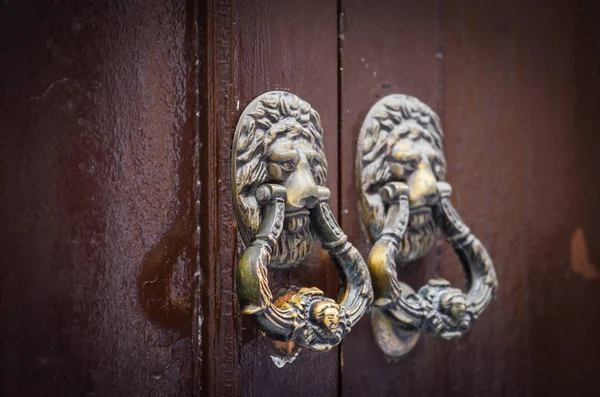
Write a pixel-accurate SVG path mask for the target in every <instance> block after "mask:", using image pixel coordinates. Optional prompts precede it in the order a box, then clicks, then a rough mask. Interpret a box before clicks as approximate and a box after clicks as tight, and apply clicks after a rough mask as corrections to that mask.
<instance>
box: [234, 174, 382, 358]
mask: <svg viewBox="0 0 600 397" xmlns="http://www.w3.org/2000/svg"><path fill="white" fill-rule="evenodd" d="M285 193H286V191H285V188H284V187H283V186H280V185H275V184H265V185H262V186H261V187H259V188H258V189H257V192H256V198H257V201H258V202H259V203H261V204H263V206H264V208H265V212H264V216H263V220H262V222H261V224H260V227H259V229H258V231H257V233H256V235H255V236H254V238H253V239H252V242H251V243H250V245H249V246H248V248H246V250H245V251H244V253H243V255H242V257H241V259H240V261H239V263H238V266H237V291H238V298H239V301H240V305H241V307H242V313H243V314H246V315H249V316H251V317H252V318H253V319H254V321H255V322H256V325H257V326H258V328H260V329H261V330H262V331H263V332H265V333H266V334H267V336H268V337H270V338H272V339H275V340H278V341H287V342H289V341H293V342H295V343H296V344H297V345H299V346H300V347H303V348H308V349H311V350H315V351H322V350H329V349H331V348H332V347H333V346H335V345H337V344H338V343H340V342H341V340H342V339H343V338H344V336H345V335H346V334H347V333H348V332H350V329H351V327H352V326H353V325H354V324H355V323H356V322H357V321H358V320H359V319H360V318H361V317H362V315H363V314H364V313H365V312H366V311H367V309H368V308H369V307H370V306H371V303H372V300H373V293H372V288H371V283H370V277H369V274H368V271H367V266H366V264H365V262H364V260H363V259H362V257H361V256H360V254H359V253H358V251H357V250H356V248H354V246H353V245H352V244H350V243H349V242H348V241H347V237H346V235H345V234H344V233H343V232H342V230H341V229H340V227H339V226H338V224H337V222H336V221H335V219H334V217H333V214H332V212H331V209H330V208H329V204H328V200H329V189H327V188H325V187H319V203H318V205H316V206H315V207H314V208H313V209H312V211H311V214H310V217H311V221H312V224H313V225H314V227H315V232H316V233H317V234H318V236H319V237H320V239H321V243H322V246H323V248H325V249H327V251H328V252H329V255H330V256H331V258H332V259H333V260H334V262H335V264H336V266H337V267H338V269H339V271H340V273H341V275H342V284H343V289H342V291H341V294H340V299H339V301H338V302H336V301H334V300H333V299H330V298H327V297H325V296H324V294H323V292H322V291H321V290H320V289H318V288H315V287H312V288H301V289H300V290H299V291H298V293H296V294H295V295H293V296H292V297H291V298H289V299H287V300H284V301H282V302H281V303H278V305H275V304H274V303H273V294H272V293H271V290H270V288H269V281H268V276H267V266H268V265H269V263H270V261H271V253H272V251H273V248H274V246H275V245H276V244H277V239H278V238H279V235H280V234H281V230H282V226H283V220H284V213H285Z"/></svg>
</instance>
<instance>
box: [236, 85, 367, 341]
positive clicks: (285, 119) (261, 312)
mask: <svg viewBox="0 0 600 397" xmlns="http://www.w3.org/2000/svg"><path fill="white" fill-rule="evenodd" d="M326 176H327V162H326V160H325V156H324V153H323V131H322V128H321V122H320V118H319V115H318V113H317V112H316V111H315V110H314V109H312V108H311V106H310V105H309V104H308V103H307V102H305V101H303V100H301V99H300V98H298V97H297V96H296V95H293V94H290V93H286V92H280V91H272V92H268V93H265V94H263V95H261V96H259V97H258V98H256V99H255V100H254V101H253V102H251V103H250V104H249V105H248V106H247V107H246V109H245V110H244V112H243V114H242V116H241V117H240V120H239V122H238V125H237V127H236V131H235V137H234V141H233V148H232V181H233V187H232V194H233V203H234V208H235V214H236V220H237V223H238V229H239V230H240V233H241V235H242V238H243V240H244V242H245V243H246V245H247V248H246V250H245V251H244V253H243V255H242V257H241V258H240V261H239V263H238V266H237V279H236V282H237V293H238V299H239V302H240V305H241V308H242V311H243V313H244V314H246V315H249V316H251V317H252V318H253V319H254V321H255V323H256V325H257V326H258V327H259V328H260V329H261V330H262V331H264V332H265V334H266V335H267V336H269V337H270V338H273V339H275V340H278V341H291V342H295V343H296V344H297V345H298V346H300V347H302V348H307V349H311V350H317V351H319V350H329V349H331V348H332V347H333V346H335V345H336V344H338V343H339V342H340V341H341V340H342V338H343V337H344V336H345V335H346V334H347V333H348V332H349V331H350V328H351V327H352V326H353V325H354V324H355V323H356V322H357V321H358V320H359V319H360V318H361V317H362V315H363V314H364V313H365V312H366V311H367V310H368V309H369V308H370V306H371V304H372V302H373V292H372V287H371V279H370V277H369V272H368V269H367V265H366V264H365V262H364V260H363V258H362V257H361V256H360V254H359V253H358V251H357V250H356V249H355V248H354V247H353V246H352V244H350V243H349V242H347V241H346V240H347V238H346V235H345V234H344V233H343V232H342V230H341V229H340V227H339V226H338V224H337V222H336V221H335V219H334V217H333V214H332V212H331V209H330V208H329V204H328V200H329V189H327V188H326V187H325V186H324V185H325V179H326ZM314 239H319V240H321V244H322V246H323V248H325V249H326V250H327V251H328V252H329V255H330V256H331V257H332V259H333V260H334V262H335V264H336V266H337V268H338V271H339V272H340V276H341V279H342V290H341V291H340V298H339V300H338V301H337V302H336V301H334V300H333V299H330V298H327V297H325V296H324V294H323V292H322V291H321V290H319V289H318V288H314V287H312V288H301V289H300V290H299V291H297V292H296V293H295V294H294V295H293V296H291V297H290V298H289V299H286V300H283V301H281V300H279V301H278V303H277V305H275V304H274V303H273V296H272V293H271V290H270V288H269V283H268V277H267V267H268V266H274V267H290V266H297V265H298V264H299V263H300V262H301V261H302V260H303V259H305V258H306V256H307V255H308V254H309V253H310V251H311V248H312V245H313V241H314Z"/></svg>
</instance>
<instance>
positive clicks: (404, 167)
mask: <svg viewBox="0 0 600 397" xmlns="http://www.w3.org/2000/svg"><path fill="white" fill-rule="evenodd" d="M442 136H443V134H442V129H441V126H440V121H439V118H438V116H437V115H436V114H435V113H434V112H433V110H431V108H429V106H427V105H425V104H424V103H422V102H421V101H419V100H418V99H417V98H414V97H411V96H407V95H399V94H396V95H389V96H387V97H385V98H383V99H381V100H380V101H378V102H377V103H376V104H375V105H374V106H373V107H372V108H371V110H370V111H369V113H368V115H367V117H366V119H365V121H364V123H363V125H362V128H361V131H360V137H359V141H358V142H359V143H358V156H357V180H358V188H359V192H360V209H361V212H362V218H363V222H364V224H365V227H366V230H367V232H368V234H369V237H370V238H371V240H372V241H373V242H374V245H373V247H372V249H371V252H370V253H369V258H368V261H367V262H368V266H369V272H370V274H371V278H372V279H373V289H374V295H375V303H374V306H375V307H374V310H373V312H372V316H371V324H372V328H373V333H374V335H375V339H376V341H377V344H378V345H379V347H380V348H381V349H382V350H383V352H384V353H385V354H386V355H389V356H395V357H398V356H402V355H404V354H406V353H408V351H410V350H411V349H412V348H413V347H414V345H415V343H416V342H417V339H418V337H419V335H420V332H421V331H425V332H427V333H429V334H431V335H433V336H437V337H441V338H444V339H454V338H457V337H459V336H461V335H463V334H464V333H465V332H467V331H468V330H469V329H470V328H471V326H472V325H473V324H474V323H475V321H476V320H477V318H478V317H479V315H480V314H481V313H482V311H483V310H484V309H485V308H486V306H487V305H488V304H489V303H490V302H491V301H492V299H493V298H494V296H495V293H496V289H497V286H498V282H497V279H496V273H495V271H494V266H493V263H492V260H491V258H490V257H489V255H488V253H487V250H486V249H485V247H484V246H483V244H481V242H480V241H479V240H478V239H477V238H476V237H475V236H473V234H471V232H470V231H469V228H468V227H467V226H466V225H465V224H464V223H463V221H462V220H461V218H460V217H459V215H458V213H457V212H456V210H455V209H454V207H453V206H452V203H451V202H450V193H451V188H450V185H449V184H448V183H446V182H444V180H445V172H446V163H445V159H444V152H443V146H442ZM437 230H440V231H441V232H442V233H443V234H444V235H445V237H446V239H447V241H448V242H449V243H450V244H451V245H452V247H453V249H454V251H455V252H456V254H457V256H458V258H459V259H460V261H461V263H462V265H463V268H464V270H465V273H466V279H467V283H466V290H467V292H466V293H465V292H463V291H461V290H460V289H457V288H452V287H451V286H450V283H449V282H448V281H446V280H444V279H433V280H429V282H427V284H426V285H425V286H423V287H422V288H421V289H419V291H418V292H417V293H415V292H414V291H413V290H412V289H411V288H410V287H409V286H408V285H406V284H404V283H401V282H400V281H399V280H398V277H397V274H396V264H400V265H402V264H405V263H409V262H413V261H415V260H417V259H419V258H421V257H423V256H424V255H425V254H426V253H427V252H428V251H429V250H430V249H431V248H432V246H433V244H434V243H435V240H436V231H437Z"/></svg>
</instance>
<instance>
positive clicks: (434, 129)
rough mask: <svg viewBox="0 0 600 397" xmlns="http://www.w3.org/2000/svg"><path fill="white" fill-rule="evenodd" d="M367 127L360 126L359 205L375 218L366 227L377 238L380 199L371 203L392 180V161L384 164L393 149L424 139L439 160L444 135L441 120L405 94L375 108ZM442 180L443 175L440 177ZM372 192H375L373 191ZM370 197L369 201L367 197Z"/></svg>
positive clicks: (381, 214)
mask: <svg viewBox="0 0 600 397" xmlns="http://www.w3.org/2000/svg"><path fill="white" fill-rule="evenodd" d="M370 119H371V120H370V124H368V125H366V126H363V128H365V127H366V129H365V130H364V137H363V143H362V162H361V164H359V167H358V169H360V170H361V172H362V178H359V180H361V179H362V182H361V186H360V189H361V192H362V194H361V196H362V200H361V201H362V205H366V206H368V207H370V209H371V211H372V212H373V214H374V215H375V216H374V217H373V218H372V222H371V224H370V225H369V227H370V228H371V230H372V232H373V235H379V234H380V233H381V230H382V229H383V222H384V219H385V210H384V205H383V203H382V202H381V200H373V196H378V195H374V193H377V191H376V190H377V189H379V188H381V187H382V186H383V184H385V183H386V182H388V181H389V180H390V177H391V169H390V165H391V162H390V161H387V159H388V158H389V156H390V155H391V152H392V149H393V146H394V144H395V143H396V142H398V141H399V140H400V139H404V138H408V139H412V140H417V139H425V140H427V141H428V142H430V143H431V144H432V146H433V147H434V148H435V150H436V151H437V152H438V153H439V155H440V157H441V158H442V159H443V158H444V152H443V146H442V140H443V132H442V128H441V124H440V119H439V117H438V116H437V114H435V112H434V111H433V110H432V109H431V108H430V107H429V106H427V105H426V104H424V103H423V102H421V101H420V100H418V99H417V98H414V97H411V96H407V95H401V94H398V95H394V96H393V97H392V98H391V99H390V100H388V101H385V102H383V103H382V104H381V105H380V106H379V107H378V109H377V112H376V114H375V115H374V117H372V118H370ZM440 179H441V180H443V179H444V176H443V175H441V178H440ZM374 189H375V190H374ZM368 196H370V197H371V199H369V198H368Z"/></svg>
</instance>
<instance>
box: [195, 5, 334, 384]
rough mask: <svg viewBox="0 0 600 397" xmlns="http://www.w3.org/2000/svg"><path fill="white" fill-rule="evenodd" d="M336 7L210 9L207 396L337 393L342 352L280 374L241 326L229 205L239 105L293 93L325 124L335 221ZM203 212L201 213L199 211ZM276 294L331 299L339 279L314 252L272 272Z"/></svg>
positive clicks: (262, 345)
mask: <svg viewBox="0 0 600 397" xmlns="http://www.w3.org/2000/svg"><path fill="white" fill-rule="evenodd" d="M336 20H337V8H336V4H335V2H330V1H316V0H310V1H302V2H282V1H275V0H273V1H241V0H239V1H231V2H229V1H223V2H215V3H211V4H210V6H209V21H208V22H209V27H208V32H209V43H208V47H209V48H210V53H209V54H208V59H209V61H210V69H209V74H208V75H209V79H208V82H209V83H208V84H209V104H210V106H211V109H210V114H209V116H208V117H209V125H208V129H207V130H206V131H204V132H202V140H203V147H204V148H205V149H204V150H205V153H206V155H207V158H208V160H209V164H208V166H207V168H206V170H205V172H202V173H201V174H202V176H203V178H206V180H207V183H204V184H203V186H204V187H203V189H206V190H207V191H208V194H209V199H208V201H207V202H206V203H204V204H203V205H204V206H205V207H204V208H205V209H206V211H207V215H208V217H206V218H204V220H203V221H202V225H203V229H204V230H210V231H211V233H212V237H211V239H210V241H209V242H208V246H207V247H205V246H204V245H203V248H202V249H203V250H204V249H207V251H205V252H204V253H203V254H202V251H201V255H202V257H203V260H202V264H203V265H202V266H203V272H204V284H203V285H204V286H205V287H206V289H203V294H204V297H205V300H204V302H205V306H204V307H205V311H204V315H205V316H204V323H203V330H204V333H203V335H204V337H203V343H204V346H203V352H204V359H203V365H204V368H203V374H204V380H205V382H204V392H205V393H206V395H214V396H224V395H247V396H267V395H281V394H285V395H289V396H296V395H298V396H300V395H336V394H337V390H338V371H339V367H338V363H339V350H338V349H337V348H336V349H333V350H332V351H330V352H327V353H324V354H317V355H315V354H305V355H301V356H299V357H298V358H296V360H295V361H294V363H293V364H291V365H289V364H288V365H286V366H284V367H283V368H277V367H276V366H275V364H274V363H273V360H272V359H271V355H273V354H275V350H274V348H273V345H272V342H271V341H269V340H267V339H266V338H265V337H263V336H262V335H260V334H259V332H258V331H257V330H256V328H255V327H254V325H253V324H252V322H251V321H248V320H247V319H245V320H242V318H241V315H240V313H239V307H238V303H237V299H236V295H235V277H234V275H235V266H236V262H237V260H238V258H239V255H240V253H241V247H240V246H239V244H240V243H239V242H238V235H237V231H236V230H235V228H234V214H233V208H232V200H231V189H230V187H231V183H230V172H231V170H230V166H231V163H230V156H231V143H232V138H233V131H234V128H235V125H236V124H237V121H238V117H239V116H240V114H241V113H242V111H243V110H244V107H245V106H246V105H247V104H248V103H250V101H251V100H252V99H254V98H255V97H256V96H258V95H260V94H262V93H263V92H266V91H272V90H282V91H289V92H292V93H294V94H296V95H298V96H299V97H300V98H302V99H304V100H306V101H307V102H309V103H310V104H311V105H312V106H313V107H314V108H315V109H316V110H317V111H318V112H319V113H320V116H321V121H322V125H323V129H324V144H325V154H326V156H327V161H328V163H329V186H328V187H329V188H330V190H331V196H332V198H334V200H333V201H332V203H331V206H332V210H333V211H334V213H335V214H337V211H338V206H337V202H336V201H335V200H336V198H337V197H338V191H337V185H336V183H337V175H338V168H337V163H338V161H337V158H338V134H337V120H338V117H337V69H336V68H337V25H336ZM202 212H203V213H205V212H204V211H202ZM269 277H270V284H271V288H272V290H273V292H274V294H275V295H281V294H284V293H285V292H287V290H288V288H289V287H294V288H299V287H302V286H317V287H319V288H321V289H323V290H324V291H325V292H326V293H327V294H328V295H329V296H331V297H336V296H337V272H336V270H335V269H334V266H333V263H332V262H331V261H330V260H329V258H328V256H327V255H326V254H325V253H324V252H320V249H317V250H316V252H315V254H314V255H313V256H312V257H311V258H309V259H307V260H306V261H305V262H304V263H303V264H302V265H301V266H300V267H299V268H298V269H296V270H293V271H283V270H270V271H269Z"/></svg>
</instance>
